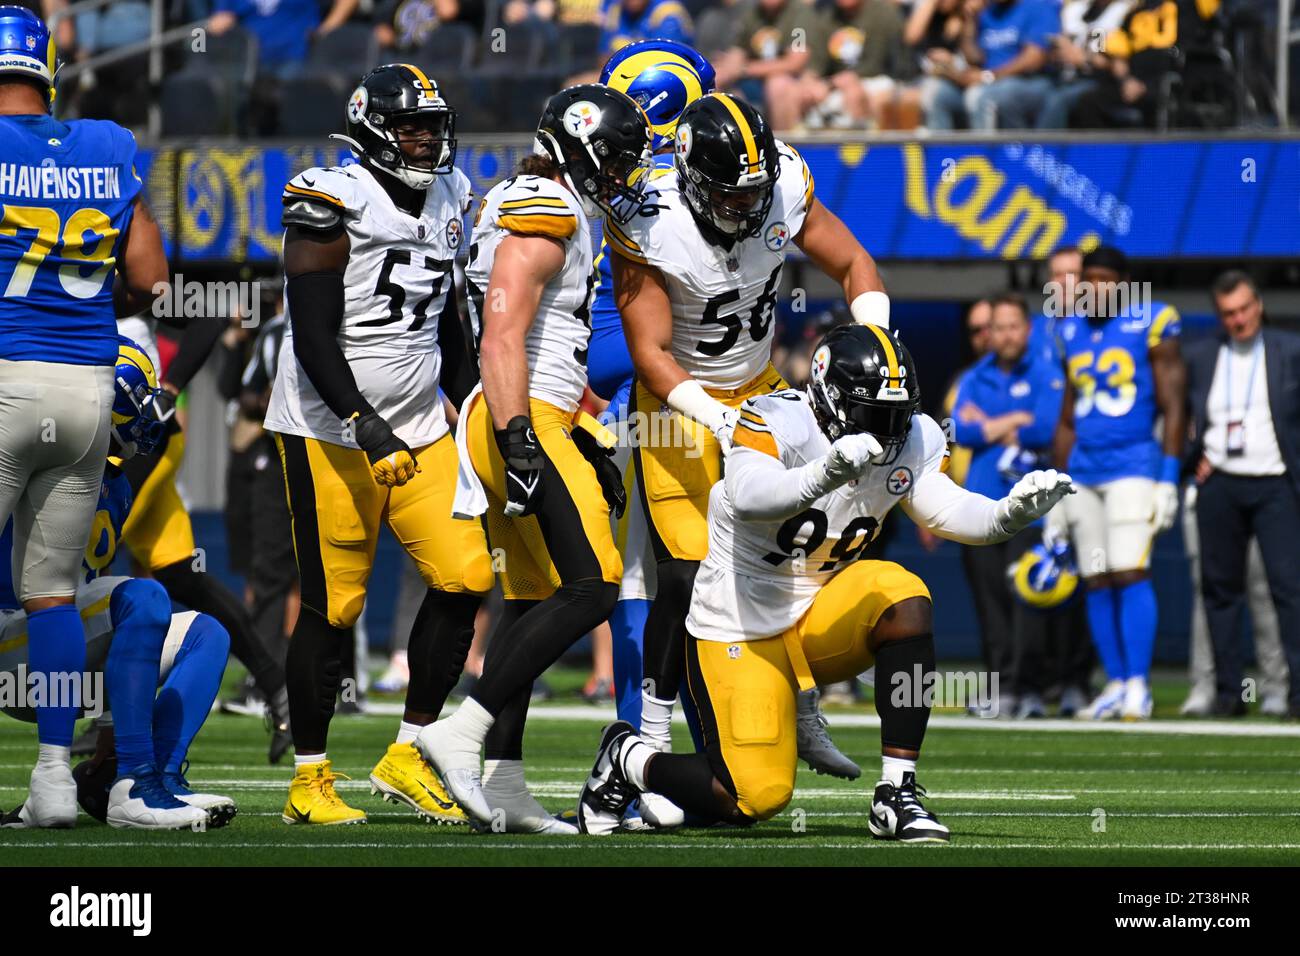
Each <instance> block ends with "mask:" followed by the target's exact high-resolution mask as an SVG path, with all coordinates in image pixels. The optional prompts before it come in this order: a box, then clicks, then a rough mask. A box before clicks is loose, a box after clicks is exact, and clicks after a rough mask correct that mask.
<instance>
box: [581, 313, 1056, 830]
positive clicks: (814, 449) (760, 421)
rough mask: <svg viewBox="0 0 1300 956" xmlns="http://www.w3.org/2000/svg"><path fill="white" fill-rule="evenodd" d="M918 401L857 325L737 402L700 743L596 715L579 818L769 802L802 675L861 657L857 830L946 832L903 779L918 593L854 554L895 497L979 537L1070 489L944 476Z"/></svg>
mask: <svg viewBox="0 0 1300 956" xmlns="http://www.w3.org/2000/svg"><path fill="white" fill-rule="evenodd" d="M919 401H920V389H919V385H918V382H917V378H916V370H915V368H914V367H913V366H912V361H911V357H910V356H909V355H908V353H907V350H906V349H905V348H904V347H903V345H902V343H901V342H900V341H898V339H897V338H896V337H894V336H891V335H890V334H889V333H888V332H886V331H884V330H882V329H880V328H879V327H877V326H873V325H868V326H866V327H863V326H857V325H854V326H848V327H846V328H839V329H835V330H833V331H832V332H830V333H829V334H828V335H827V336H826V338H825V339H823V340H822V342H821V344H820V345H819V346H818V348H817V350H816V352H814V354H813V360H812V373H811V377H810V381H809V386H808V390H807V393H806V394H804V393H799V392H795V391H793V390H789V389H787V390H782V391H777V392H773V393H770V394H765V395H761V396H756V397H754V398H751V399H748V400H747V401H746V402H745V403H744V404H743V405H742V406H741V407H740V413H739V421H738V422H737V424H736V428H735V431H734V433H733V436H732V443H731V445H730V448H729V451H728V452H727V463H726V464H727V467H726V477H725V478H724V479H723V480H722V481H720V482H719V483H718V484H716V485H714V487H713V489H712V491H711V492H710V495H709V517H708V525H709V551H708V556H707V557H706V558H705V559H704V562H703V563H702V564H701V566H700V570H699V573H698V574H697V575H696V579H695V587H694V593H693V596H692V601H691V607H690V614H689V617H688V618H687V625H686V626H687V631H688V634H689V636H688V644H687V648H688V653H687V662H688V663H687V666H688V671H689V683H690V691H691V696H692V698H693V699H694V701H695V704H696V706H697V707H698V708H699V711H700V720H701V723H702V724H703V726H704V735H705V742H706V751H707V752H706V753H704V754H689V755H686V754H667V753H660V752H658V751H657V750H656V749H655V748H654V747H653V746H649V745H648V742H647V741H645V740H643V739H642V737H638V736H636V734H635V733H634V732H633V730H632V727H631V725H629V724H626V723H623V722H616V723H614V724H611V725H610V726H609V727H608V728H606V732H605V736H604V739H603V740H602V742H601V750H600V753H599V754H598V757H597V761H596V766H595V768H594V769H593V770H592V774H591V777H590V778H589V779H588V781H587V784H586V786H585V787H584V788H583V792H582V796H581V797H580V800H579V804H578V814H579V826H580V828H581V829H582V830H584V831H585V832H589V833H608V832H612V831H613V830H614V829H615V828H616V827H617V825H618V819H619V816H618V815H619V813H621V808H622V807H623V806H625V805H626V803H627V802H628V801H630V800H632V799H633V798H634V797H635V796H636V794H637V793H638V792H639V791H641V790H647V789H648V790H652V791H654V792H656V793H661V794H663V795H664V796H666V797H668V799H670V800H672V801H673V802H674V803H676V804H677V805H678V806H680V807H682V808H684V809H685V810H687V811H688V812H691V813H695V814H698V815H699V816H700V817H702V818H704V819H712V820H718V821H723V822H727V823H732V824H746V823H752V822H755V821H758V820H765V819H767V818H769V817H771V816H773V815H774V814H776V813H778V812H779V811H780V810H781V809H782V808H783V807H784V806H785V805H786V804H787V803H788V802H789V801H790V797H791V795H792V793H793V791H794V779H795V765H796V752H795V748H796V743H795V721H796V710H795V706H796V705H795V696H796V693H797V691H798V690H799V688H801V687H809V686H813V685H814V684H818V683H833V682H835V681H842V680H847V679H850V678H852V677H854V676H855V675H856V674H859V673H861V672H862V671H864V670H866V669H867V668H869V667H871V666H873V665H874V666H875V668H876V695H875V697H876V711H877V713H879V714H880V739H881V753H882V761H883V772H882V775H881V779H880V781H879V783H877V784H876V790H875V794H874V795H873V797H872V801H871V809H870V817H869V821H868V822H869V826H870V829H871V832H872V834H873V835H874V836H876V837H879V838H882V839H894V840H900V841H904V842H923V841H924V842H936V841H938V842H942V841H946V840H947V839H948V836H949V834H948V829H947V827H945V826H944V825H943V824H941V823H940V822H939V821H938V820H937V819H936V818H935V816H934V814H932V813H930V812H929V811H927V810H926V809H925V807H924V806H923V805H922V803H921V801H920V797H921V796H923V795H924V791H923V790H922V789H921V788H920V787H919V786H918V785H917V783H916V760H917V757H918V755H919V752H920V749H921V742H922V739H923V738H924V736H925V729H926V724H927V723H928V721H929V717H930V705H931V702H932V693H933V691H932V690H930V691H929V692H928V693H927V690H928V689H929V688H932V687H933V681H934V680H935V678H936V677H937V675H936V672H935V659H934V638H933V623H932V621H933V618H932V613H931V605H930V594H929V591H928V590H927V589H926V587H925V584H924V583H922V581H921V580H920V579H919V578H918V577H916V576H915V575H914V574H912V573H910V572H908V571H906V570H904V569H903V568H901V567H899V566H898V565H897V564H893V563H891V562H888V561H877V560H859V559H860V557H861V555H862V554H863V552H864V551H865V550H866V548H867V546H868V545H869V544H870V543H871V541H872V539H873V538H874V537H875V536H876V534H877V532H878V531H879V529H880V526H881V523H882V522H883V521H884V519H885V515H886V514H887V513H888V512H889V510H890V509H891V508H892V507H893V506H894V505H895V504H901V505H902V506H903V509H904V510H905V511H906V512H907V513H908V515H909V516H910V517H911V518H912V519H913V520H914V521H916V522H917V523H918V524H920V525H922V526H924V527H926V528H929V529H930V530H931V531H933V532H934V533H935V534H938V535H940V536H942V537H945V538H949V539H951V540H954V541H961V542H963V543H966V544H987V543H991V542H995V541H1004V540H1006V539H1007V538H1009V537H1011V536H1012V535H1013V534H1015V533H1016V532H1017V531H1018V530H1020V529H1022V528H1024V527H1026V526H1028V525H1029V524H1030V523H1032V522H1033V521H1035V520H1036V519H1037V518H1038V517H1040V516H1041V515H1043V514H1044V513H1046V512H1047V511H1048V510H1049V509H1051V507H1052V506H1053V505H1054V504H1055V503H1056V502H1057V501H1059V500H1060V499H1061V498H1063V497H1064V496H1065V495H1067V494H1069V493H1070V492H1071V491H1072V490H1073V487H1072V484H1071V482H1070V478H1069V476H1068V475H1064V474H1058V473H1057V472H1055V471H1036V472H1031V473H1030V474H1028V475H1026V476H1025V477H1024V478H1023V479H1021V481H1020V482H1019V483H1017V484H1016V486H1015V487H1014V488H1013V489H1012V490H1011V493H1010V494H1009V495H1008V496H1007V497H1006V498H1003V499H1002V500H1000V501H992V500H990V499H988V498H985V497H983V496H982V495H977V494H974V493H972V492H968V491H965V490H964V489H962V488H960V487H959V486H958V485H956V484H954V483H953V482H952V481H951V480H950V479H949V478H948V477H947V475H946V474H945V473H944V472H945V468H946V465H947V459H948V446H947V444H946V441H945V438H944V434H943V431H942V429H941V428H940V427H939V425H938V424H937V423H935V421H934V420H933V419H931V418H929V417H928V416H926V415H923V414H920V413H919V412H918V411H917V408H918V405H919ZM918 678H919V684H918Z"/></svg>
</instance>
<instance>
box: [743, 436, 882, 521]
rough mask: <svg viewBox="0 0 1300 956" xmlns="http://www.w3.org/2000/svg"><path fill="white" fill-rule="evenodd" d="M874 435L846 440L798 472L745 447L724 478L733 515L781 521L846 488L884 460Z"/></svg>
mask: <svg viewBox="0 0 1300 956" xmlns="http://www.w3.org/2000/svg"><path fill="white" fill-rule="evenodd" d="M883 452H884V449H883V448H882V447H881V445H880V442H879V441H877V440H876V438H875V437H874V436H872V435H845V436H844V437H842V438H839V439H836V441H835V443H834V444H833V445H831V450H830V451H828V452H827V453H826V454H825V455H823V456H822V457H820V458H816V459H814V460H812V461H810V462H808V463H807V464H805V465H799V466H797V467H795V468H786V466H785V465H784V464H783V463H782V462H781V461H780V460H779V459H776V458H773V457H772V456H771V455H770V454H767V453H764V452H762V451H756V450H754V449H752V448H748V447H745V446H744V445H737V446H734V447H733V448H732V449H731V450H730V451H729V452H728V453H727V467H726V473H725V475H724V479H723V480H724V481H725V482H726V488H727V497H728V498H729V499H730V500H731V508H732V511H733V512H735V515H736V517H737V518H739V519H740V520H741V521H779V520H781V519H783V518H788V517H790V516H791V515H796V514H798V513H799V512H801V511H803V510H804V509H805V508H807V507H808V506H809V505H811V504H812V503H813V502H814V501H816V500H817V499H818V498H820V497H822V496H823V495H826V494H829V493H830V492H832V491H834V490H835V489H836V488H839V487H840V486H841V485H844V484H847V483H848V482H850V481H852V480H853V479H854V478H859V477H861V475H862V473H863V472H864V471H865V470H866V469H867V467H868V466H869V465H870V464H871V462H872V459H874V458H876V457H877V456H878V455H881V454H882V453H883Z"/></svg>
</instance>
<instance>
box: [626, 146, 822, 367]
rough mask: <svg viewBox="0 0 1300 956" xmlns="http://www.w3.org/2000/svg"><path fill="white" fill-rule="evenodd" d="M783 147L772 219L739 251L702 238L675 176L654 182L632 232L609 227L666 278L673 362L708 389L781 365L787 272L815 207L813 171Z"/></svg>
mask: <svg viewBox="0 0 1300 956" xmlns="http://www.w3.org/2000/svg"><path fill="white" fill-rule="evenodd" d="M776 148H777V153H778V154H779V156H780V175H779V176H778V178H777V181H776V192H775V195H774V196H773V198H772V208H771V210H770V211H769V212H768V214H767V220H766V221H765V222H764V223H763V227H762V228H761V229H760V230H759V232H758V235H756V236H751V237H749V238H748V239H742V240H740V241H739V242H737V243H736V244H735V245H733V246H732V247H731V249H729V250H724V249H722V248H720V247H718V246H715V245H713V244H712V243H710V242H708V241H707V240H706V239H705V238H704V237H703V236H702V235H700V229H699V226H697V225H696V223H695V217H694V216H693V215H692V213H691V209H690V206H688V205H687V203H686V199H685V197H684V196H682V194H681V192H680V191H679V190H678V186H677V173H676V172H675V171H674V172H672V173H669V174H667V175H665V176H662V177H659V178H656V179H655V180H654V181H653V182H652V183H651V185H650V187H649V188H648V189H647V191H646V200H645V203H644V204H643V205H642V207H641V209H640V211H639V212H638V213H637V214H636V215H635V216H633V217H632V220H631V221H630V222H628V223H627V224H626V225H623V226H620V225H618V224H617V223H613V222H610V221H608V220H607V221H606V223H605V239H606V241H607V242H608V243H609V247H610V249H612V250H613V251H614V252H616V253H618V254H619V255H621V256H623V257H624V258H626V259H629V260H631V261H633V262H638V263H642V264H645V265H650V266H653V267H654V268H656V269H658V270H659V271H660V272H661V273H662V274H663V277H664V281H665V283H666V285H667V288H668V299H669V301H670V303H671V305H672V313H673V341H672V352H673V358H674V359H676V360H677V364H678V365H680V366H681V367H682V369H683V371H685V372H686V373H687V374H688V375H690V376H691V377H692V378H694V379H695V380H696V381H698V382H699V383H700V384H701V385H703V386H705V387H706V388H723V389H732V388H739V387H740V386H742V385H744V384H745V383H747V382H749V381H751V380H753V379H754V378H755V377H756V376H758V375H760V374H761V373H762V371H763V369H764V368H765V367H766V366H767V364H768V362H769V361H771V357H772V339H773V324H774V323H773V317H774V313H775V306H776V293H777V289H778V287H779V286H780V283H781V267H782V265H784V263H785V256H786V252H787V251H788V248H789V246H790V243H791V241H792V240H793V239H794V237H795V236H797V235H798V234H799V232H800V230H802V229H803V223H804V218H805V217H806V216H807V214H808V209H809V207H811V205H812V201H813V178H812V173H811V172H809V170H808V164H807V163H805V162H804V160H803V157H802V156H800V155H799V154H798V153H797V152H795V150H794V149H793V148H792V147H790V146H787V145H786V144H785V143H782V142H780V141H779V140H778V141H777V144H776Z"/></svg>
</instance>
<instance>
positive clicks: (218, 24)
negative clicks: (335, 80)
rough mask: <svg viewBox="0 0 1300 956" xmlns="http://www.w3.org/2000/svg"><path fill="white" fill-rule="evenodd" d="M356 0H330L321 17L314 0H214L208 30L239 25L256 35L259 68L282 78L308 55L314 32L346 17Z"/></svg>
mask: <svg viewBox="0 0 1300 956" xmlns="http://www.w3.org/2000/svg"><path fill="white" fill-rule="evenodd" d="M358 3H359V0H333V3H332V5H331V6H330V11H329V14H328V15H327V16H326V17H325V19H324V20H322V19H321V15H320V11H321V8H320V4H318V3H317V2H316V0H216V5H215V12H214V13H213V14H212V16H211V17H210V18H209V19H208V32H209V33H212V34H214V35H216V36H220V35H221V34H223V33H226V32H227V31H229V30H230V29H231V28H232V27H234V26H236V25H238V26H241V27H243V28H244V29H246V30H248V31H249V32H250V33H252V34H253V35H254V36H255V37H257V57H258V71H259V72H260V73H262V74H264V75H265V76H271V77H277V78H280V79H283V78H284V77H286V76H291V75H292V74H293V73H295V72H297V71H298V70H299V69H300V68H301V67H302V64H303V63H304V62H305V61H306V59H307V51H308V48H309V46H310V43H311V39H312V37H313V36H323V35H324V34H326V33H329V32H330V31H332V30H335V29H337V28H338V27H340V26H342V25H343V24H344V23H346V22H347V21H348V18H349V17H351V16H352V14H353V13H354V12H355V11H356V9H357V5H358Z"/></svg>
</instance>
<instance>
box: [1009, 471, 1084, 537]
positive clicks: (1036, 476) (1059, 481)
mask: <svg viewBox="0 0 1300 956" xmlns="http://www.w3.org/2000/svg"><path fill="white" fill-rule="evenodd" d="M1072 494H1074V481H1073V479H1071V478H1070V476H1069V475H1067V474H1065V473H1064V472H1059V471H1055V470H1054V469H1050V468H1049V469H1048V470H1047V471H1031V472H1030V473H1029V474H1027V475H1025V477H1023V478H1021V479H1020V480H1019V481H1017V482H1016V484H1015V486H1014V487H1013V488H1012V489H1011V493H1010V494H1009V495H1007V496H1006V497H1005V498H1003V499H1002V500H1001V501H1000V502H999V503H998V513H999V514H998V517H999V518H1000V519H1001V524H1002V526H1003V527H1004V528H1006V529H1007V530H1008V531H1010V532H1011V533H1012V534H1014V533H1015V532H1017V531H1020V530H1022V529H1024V528H1028V527H1029V526H1030V525H1031V524H1033V523H1034V522H1035V521H1037V520H1038V519H1039V518H1041V517H1042V516H1043V515H1045V514H1047V512H1049V511H1051V510H1052V506H1053V505H1055V504H1056V503H1057V502H1058V501H1060V500H1061V499H1062V498H1064V497H1065V496H1066V495H1072Z"/></svg>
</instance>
